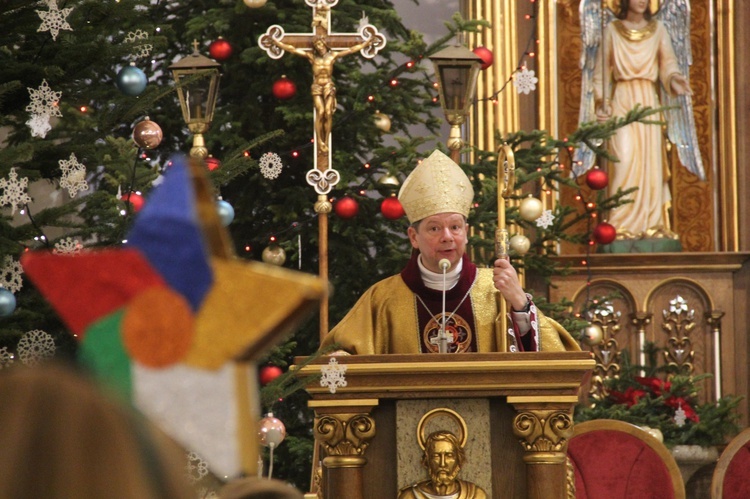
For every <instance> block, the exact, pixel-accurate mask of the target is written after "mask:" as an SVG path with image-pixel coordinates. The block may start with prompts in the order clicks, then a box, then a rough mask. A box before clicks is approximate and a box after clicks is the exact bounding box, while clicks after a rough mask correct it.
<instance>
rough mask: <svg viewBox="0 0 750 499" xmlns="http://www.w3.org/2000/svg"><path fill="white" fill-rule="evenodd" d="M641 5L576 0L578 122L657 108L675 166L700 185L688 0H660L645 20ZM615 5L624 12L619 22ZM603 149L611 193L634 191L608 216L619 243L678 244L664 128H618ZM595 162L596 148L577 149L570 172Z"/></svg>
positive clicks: (641, 125)
mask: <svg viewBox="0 0 750 499" xmlns="http://www.w3.org/2000/svg"><path fill="white" fill-rule="evenodd" d="M644 3H645V1H644V0H630V1H618V2H614V1H612V0H605V1H602V0H581V3H580V14H581V38H582V41H583V50H582V53H581V61H580V65H581V70H582V71H581V73H582V81H581V107H580V111H579V122H580V123H589V122H594V121H599V122H603V121H606V120H607V119H609V118H621V117H623V116H624V115H626V114H627V113H628V112H629V111H631V110H632V109H633V108H635V107H636V106H641V107H649V108H658V109H661V110H662V115H663V116H662V118H663V121H665V122H666V123H667V135H668V138H669V142H671V143H672V144H673V145H674V147H675V148H676V150H677V152H678V156H679V159H680V162H681V163H682V164H683V165H684V166H685V167H686V168H687V169H688V170H689V171H690V172H691V173H693V174H694V175H696V176H697V177H698V178H699V179H700V180H705V172H704V169H703V161H702V158H701V154H700V148H699V142H698V137H697V133H696V126H695V118H694V115H693V101H692V91H691V90H690V85H689V69H690V64H692V55H691V48H690V4H689V2H688V0H663V1H661V2H660V3H661V6H660V8H659V10H658V12H657V13H656V14H654V15H652V16H651V17H650V19H648V18H647V16H646V14H645V12H644V10H645V9H644V7H645V5H644ZM653 3H655V2H654V0H649V4H653ZM657 3H658V2H657ZM612 7H617V9H616V10H618V11H619V9H620V7H622V8H623V9H627V11H624V12H623V14H622V15H621V16H619V18H616V17H615V15H614V13H613V10H610V9H611V8H612ZM625 23H627V26H628V27H627V28H626V24H625ZM632 26H642V27H640V28H636V29H632V28H631V27H632ZM606 147H607V150H608V152H609V153H610V154H611V155H612V156H613V157H615V158H617V159H618V161H617V162H615V163H610V164H609V170H610V189H611V192H613V193H614V192H616V191H617V190H618V189H622V190H623V191H624V190H628V189H630V190H631V191H632V194H630V195H629V196H630V197H629V199H631V200H632V201H633V202H632V203H628V204H625V205H621V206H618V207H617V208H614V209H612V210H611V211H610V214H609V220H608V221H609V223H611V224H612V225H614V226H615V227H616V228H617V231H618V239H639V238H649V237H662V238H670V239H675V240H678V239H679V237H678V236H677V235H676V234H674V233H673V232H672V231H671V224H670V219H669V214H668V208H669V206H670V203H671V193H670V191H669V175H668V174H665V173H664V170H665V167H666V166H668V165H667V163H665V161H666V160H665V155H664V150H665V142H664V139H663V137H662V130H661V127H660V126H656V125H653V124H646V123H632V124H630V125H627V126H625V127H623V128H620V129H618V130H617V131H616V133H615V134H614V135H613V136H612V137H610V138H609V139H608V142H607V145H606ZM595 159H596V157H595V155H594V153H593V151H592V150H591V149H589V148H588V147H587V146H586V145H581V147H580V148H579V149H578V150H577V151H576V155H575V157H574V164H573V172H574V174H575V175H581V174H583V173H585V172H586V171H587V170H588V169H589V168H591V166H593V164H594V162H595ZM633 188H636V189H633ZM655 235H656V236H655Z"/></svg>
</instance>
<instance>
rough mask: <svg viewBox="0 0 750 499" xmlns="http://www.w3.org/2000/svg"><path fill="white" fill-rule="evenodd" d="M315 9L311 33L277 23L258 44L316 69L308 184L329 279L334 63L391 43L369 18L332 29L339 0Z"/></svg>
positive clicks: (324, 321)
mask: <svg viewBox="0 0 750 499" xmlns="http://www.w3.org/2000/svg"><path fill="white" fill-rule="evenodd" d="M305 3H306V4H307V6H308V7H312V32H311V33H288V34H285V33H284V29H283V28H282V27H281V26H279V25H276V24H274V25H273V26H271V27H269V28H268V30H267V31H266V33H265V34H263V35H261V36H260V38H258V45H260V47H261V48H262V49H263V50H265V51H266V53H267V54H268V56H269V57H271V58H272V59H279V58H281V57H282V56H283V55H284V53H286V52H289V53H291V54H294V55H297V56H300V57H304V58H305V59H307V60H309V61H310V65H311V66H312V71H313V83H312V87H311V89H310V90H311V93H312V98H313V105H314V110H313V121H314V138H313V144H314V155H313V157H314V164H313V168H312V169H311V170H309V171H308V172H307V175H306V179H307V183H308V184H310V185H311V186H313V187H314V188H315V192H316V193H317V194H318V200H317V202H316V203H315V212H316V213H317V214H318V241H319V244H318V252H319V255H320V258H319V274H320V277H321V278H322V279H325V280H326V281H327V280H328V214H329V213H330V212H331V210H332V206H331V203H330V202H329V201H328V196H327V194H328V193H329V192H331V189H332V188H333V187H334V186H335V185H336V184H337V183H338V182H339V178H340V176H339V172H337V171H336V170H335V169H334V168H333V167H332V165H331V158H332V154H331V125H332V123H333V113H334V112H335V111H336V85H335V84H334V82H333V65H334V63H335V62H336V60H337V59H340V58H341V57H344V56H347V55H350V54H355V53H357V52H360V53H361V54H362V55H363V56H364V57H365V58H368V59H371V58H373V57H375V55H376V54H377V53H378V51H379V50H380V49H382V48H383V47H385V43H386V41H385V36H383V35H382V34H380V33H379V32H378V30H377V28H375V26H372V25H371V24H367V21H366V18H365V19H363V20H362V21H361V22H360V27H359V30H358V31H357V32H356V33H331V8H332V7H333V6H335V5H336V4H337V3H338V0H305ZM326 334H328V299H327V298H325V299H323V300H321V304H320V337H321V339H322V338H323V336H325V335H326Z"/></svg>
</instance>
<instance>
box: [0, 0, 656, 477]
mask: <svg viewBox="0 0 750 499" xmlns="http://www.w3.org/2000/svg"><path fill="white" fill-rule="evenodd" d="M0 14H2V16H3V19H4V20H5V23H6V24H7V29H5V30H2V33H0V47H1V48H2V50H0V61H1V62H2V64H3V72H2V75H0V109H2V113H0V127H2V128H0V130H2V132H0V133H2V137H3V147H2V149H0V158H1V159H2V161H0V204H2V206H3V212H2V215H3V216H2V218H1V219H0V265H3V266H4V269H3V273H2V274H1V277H0V287H2V288H4V289H2V290H0V315H1V316H0V366H5V365H8V364H10V363H11V362H14V361H18V360H19V359H21V360H23V357H24V356H25V357H26V358H28V359H29V361H36V360H38V358H40V357H45V356H49V355H52V354H53V353H54V355H67V356H74V355H75V350H76V348H75V345H76V343H75V340H74V339H73V338H72V337H71V335H70V333H69V331H68V330H67V329H66V328H65V326H64V325H63V324H62V322H61V321H60V320H59V318H58V317H57V315H56V314H55V313H54V312H53V311H52V310H51V309H50V307H49V306H48V305H47V304H46V302H45V300H44V299H42V297H41V296H40V295H39V293H38V292H37V291H36V290H35V289H34V288H33V286H31V285H30V284H29V283H28V282H26V281H24V280H23V276H22V270H21V268H20V265H19V264H18V261H19V257H20V256H21V255H22V254H23V252H25V251H27V250H37V249H49V250H54V251H57V252H60V253H67V252H75V251H82V250H87V249H93V248H97V247H111V246H117V245H120V244H122V242H123V238H124V237H125V235H126V234H127V232H128V228H129V227H130V226H131V224H132V222H133V219H134V217H135V216H136V214H137V211H138V209H139V208H140V204H141V203H142V202H143V200H144V199H146V202H147V197H148V193H149V191H150V189H151V188H152V186H153V185H154V182H155V181H157V180H158V179H159V177H160V175H161V173H162V172H163V171H164V170H165V168H168V161H169V158H170V157H171V156H172V155H173V154H174V153H176V152H179V151H182V152H187V151H188V150H189V148H190V144H191V141H192V136H191V133H190V132H189V131H188V128H187V126H186V125H185V123H184V121H183V119H182V116H181V113H180V105H179V103H178V98H177V94H176V92H175V84H174V81H173V79H172V75H171V72H170V69H169V66H170V65H172V64H173V63H175V62H176V61H179V60H181V59H182V58H184V57H186V56H188V55H190V54H191V53H193V51H194V50H197V51H198V52H199V53H201V54H203V55H206V56H210V57H212V58H213V59H214V60H216V61H217V62H218V63H219V64H220V71H221V73H222V77H221V83H220V91H219V95H218V103H217V106H216V111H215V115H214V118H213V122H212V123H211V125H210V128H209V129H208V130H207V131H206V133H205V134H204V138H205V142H206V149H207V151H208V153H209V154H210V157H209V158H208V159H207V167H209V168H210V169H211V178H212V180H213V183H214V186H215V189H216V193H217V195H218V196H220V197H221V202H220V203H219V204H218V205H217V209H220V210H221V214H222V216H223V217H224V218H225V221H226V222H227V223H228V229H229V230H230V232H231V235H232V238H233V241H234V245H235V251H236V252H237V254H238V255H240V256H241V257H242V258H247V259H253V260H266V261H272V262H274V263H276V264H281V265H284V266H286V267H290V268H294V269H298V270H301V271H303V272H308V273H313V274H315V273H317V272H318V266H319V257H320V256H319V252H318V248H319V243H320V241H319V233H318V221H317V218H318V217H317V214H316V213H315V210H314V204H315V201H316V198H317V196H316V193H315V191H314V190H313V189H312V188H311V187H310V185H308V183H307V181H306V173H307V172H308V170H310V169H311V168H312V165H313V147H312V143H311V139H312V137H313V102H312V95H311V93H310V91H309V89H310V87H311V84H312V76H313V75H312V72H311V68H310V63H309V62H308V61H307V60H305V59H304V58H302V57H295V56H294V55H292V54H286V55H284V56H283V57H281V58H279V59H273V58H271V57H269V56H268V54H267V52H266V51H264V50H263V49H262V48H261V47H260V46H259V44H258V39H259V37H260V36H261V35H263V34H264V33H266V32H267V30H268V28H269V27H270V26H272V25H280V26H282V27H283V29H284V31H285V32H286V33H309V32H310V27H311V22H312V12H311V9H310V6H309V5H307V4H305V3H304V2H301V1H295V0H278V1H275V2H268V3H266V2H265V1H263V0H255V1H252V0H245V1H240V0H217V1H215V2H210V3H208V4H207V3H204V2H195V1H189V0H185V1H181V0H174V1H170V2H159V1H157V2H150V3H147V4H145V5H144V3H143V2H139V1H136V0H120V1H117V2H101V1H100V0H70V1H65V0H62V1H60V2H56V0H44V1H42V2H39V3H31V4H30V3H28V2H24V1H21V0H9V1H7V2H4V3H3V5H2V6H0ZM363 18H364V19H363ZM367 23H369V24H371V25H373V26H375V27H376V28H377V29H378V30H379V31H380V32H381V33H383V34H384V35H385V36H386V38H387V44H386V45H385V47H383V48H382V49H381V50H380V51H379V52H378V54H377V57H375V58H372V59H366V58H364V57H361V56H360V55H358V54H353V55H350V56H348V57H345V58H341V59H339V60H338V61H336V64H335V66H334V73H333V79H334V81H335V85H336V98H337V100H338V107H337V110H336V112H335V114H334V115H333V124H332V136H333V139H332V151H333V152H332V165H333V167H334V168H335V169H336V170H337V171H338V172H339V173H340V175H341V179H340V181H339V183H338V184H337V185H336V186H335V188H334V189H333V190H332V191H331V192H330V194H328V198H329V199H330V200H331V201H332V204H333V209H334V213H332V214H331V215H330V227H329V231H328V254H329V255H332V257H331V258H330V262H329V263H330V266H329V278H330V281H331V283H332V286H333V289H334V292H333V294H332V296H331V299H330V307H329V313H330V323H331V324H335V323H336V322H337V321H338V320H339V319H340V318H341V317H342V316H343V315H344V313H345V312H346V311H347V310H348V309H349V308H350V307H351V305H352V304H353V303H354V301H355V300H356V299H357V298H358V297H359V295H360V294H361V293H362V292H363V291H364V290H365V289H366V288H367V287H368V286H369V285H370V284H372V283H374V282H376V281H377V280H379V279H381V278H383V277H385V276H388V275H391V274H393V273H396V272H398V271H399V270H400V269H401V267H402V265H403V264H404V263H405V261H406V260H407V259H408V255H409V243H408V240H407V239H406V238H405V232H406V230H405V229H406V227H407V221H406V220H405V218H404V217H399V216H398V215H399V206H398V203H397V202H394V201H395V198H393V197H392V195H393V194H395V192H396V191H397V189H398V186H399V182H400V181H402V180H403V179H404V178H405V176H406V174H408V172H409V171H411V169H412V168H413V167H414V165H415V164H416V162H417V161H418V160H419V159H421V158H422V157H424V156H425V155H426V153H428V152H429V151H430V150H431V149H432V148H434V147H435V144H436V143H437V144H439V143H440V142H441V141H442V140H443V139H444V137H439V136H438V130H439V126H440V123H441V119H440V118H439V116H440V114H441V113H440V106H439V102H438V99H437V90H436V88H435V87H434V85H433V82H434V78H433V76H432V68H431V65H430V63H429V61H428V58H429V56H430V55H432V54H434V53H436V52H437V51H439V50H440V49H442V48H443V47H445V45H446V44H447V43H448V42H452V40H453V39H454V37H455V35H456V34H457V33H459V32H463V31H471V30H477V29H483V28H484V27H486V23H481V22H475V21H463V20H462V19H460V17H456V18H454V19H453V22H448V23H446V32H445V37H444V38H442V39H440V40H438V41H437V42H436V43H434V44H430V45H428V44H426V43H425V42H424V40H423V38H422V36H421V35H420V34H419V33H417V32H414V31H410V30H409V29H408V28H407V27H406V26H404V24H403V22H402V20H401V19H400V18H399V16H398V15H397V13H396V11H395V9H394V5H393V3H392V2H390V1H386V0H359V1H357V2H355V1H353V0H340V1H339V2H338V3H337V4H336V6H335V9H333V10H332V14H331V26H330V28H331V31H332V32H345V33H351V32H356V31H357V28H358V26H361V25H363V24H367ZM648 113H649V112H648V111H647V110H637V111H636V112H634V113H632V114H631V115H630V116H629V117H628V118H626V119H625V120H621V121H620V122H612V123H609V124H608V125H605V126H596V127H588V128H586V127H584V128H582V129H581V130H579V131H578V132H576V134H573V135H571V136H569V137H568V140H567V141H563V140H558V139H555V138H553V137H549V136H548V135H547V134H546V133H544V132H530V133H521V132H519V133H517V134H513V135H510V136H508V137H498V144H499V143H502V142H503V141H505V142H507V143H508V144H509V145H510V146H511V147H512V148H513V149H515V150H516V152H517V154H516V158H517V161H518V170H517V172H518V173H517V182H516V187H518V188H521V187H522V186H523V185H524V184H527V185H534V186H536V187H534V188H533V189H532V190H537V189H539V188H540V187H538V186H539V185H542V184H540V182H539V180H540V179H545V184H543V185H545V188H547V187H550V188H555V186H556V185H558V184H568V185H570V186H572V187H575V188H577V187H578V184H577V183H576V182H575V181H572V180H570V179H569V178H568V176H567V170H566V169H565V168H561V165H565V164H566V163H567V164H569V160H568V154H569V148H570V147H574V146H575V145H577V143H579V142H581V141H583V142H586V143H587V144H589V145H590V146H591V147H592V148H594V149H595V152H597V153H600V154H604V152H603V151H602V150H600V149H598V148H596V144H597V143H598V142H597V139H599V138H602V137H606V136H607V134H610V133H612V131H613V130H614V129H615V128H616V127H618V126H622V125H623V124H625V123H627V122H629V121H632V120H637V119H643V118H644V117H646V116H648ZM414 125H420V126H421V129H422V130H424V133H425V136H414V135H413V134H412V130H413V128H412V127H413V126H414ZM159 132H160V133H159ZM155 137H158V138H159V140H156V139H155ZM154 140H155V142H152V141H154ZM441 147H442V146H441ZM474 153H475V156H476V157H477V161H476V162H475V163H474V164H464V165H462V166H464V167H465V168H466V169H467V171H470V172H471V173H472V175H473V176H474V178H475V179H476V182H477V185H476V186H475V187H476V189H475V191H476V192H480V193H481V195H480V197H479V198H478V199H477V209H476V210H475V213H473V214H472V219H471V220H470V223H472V225H474V226H477V227H478V226H481V227H483V228H484V229H485V233H486V234H494V230H495V222H494V220H496V216H497V213H496V208H494V206H496V205H495V200H496V194H497V193H496V185H497V184H496V178H495V161H496V152H495V151H474ZM466 157H468V155H467V156H466ZM550 158H552V159H550ZM479 174H482V175H479ZM526 192H529V189H528V188H527V189H526ZM624 194H625V193H618V194H617V195H615V197H614V198H611V199H609V200H607V199H604V198H603V197H600V199H599V200H598V203H599V207H607V206H613V205H614V204H616V203H618V202H621V198H622V196H623V195H624ZM517 199H519V200H520V199H522V198H521V196H520V195H519V196H518V198H517ZM592 212H593V209H591V208H589V209H582V210H578V209H577V207H565V206H558V207H557V208H556V211H555V213H551V214H550V215H552V219H550V218H549V217H547V218H546V220H548V221H549V224H547V226H546V227H543V228H540V227H541V226H540V225H539V224H538V223H536V221H535V220H534V219H523V218H522V217H521V216H520V214H519V212H518V210H510V211H509V212H508V214H507V216H508V222H509V223H517V224H518V225H520V226H523V227H526V228H527V229H530V230H532V231H535V235H536V236H537V237H534V238H533V239H534V240H533V243H532V248H531V251H528V252H527V253H525V255H520V254H518V255H516V256H515V261H516V263H517V264H518V265H519V266H522V267H524V268H525V269H526V271H527V273H528V274H531V273H536V274H538V275H539V276H542V277H544V276H545V275H549V274H550V273H551V272H553V271H554V268H553V265H552V264H551V262H550V259H549V256H550V255H551V254H554V247H553V245H551V244H549V243H550V242H553V241H556V240H559V239H560V238H568V239H569V240H573V241H576V242H585V241H586V240H587V238H588V237H589V235H588V234H587V233H586V232H585V231H583V232H581V231H579V232H577V233H574V232H573V231H571V230H570V227H572V226H574V225H575V224H576V223H577V222H579V221H580V220H586V219H590V216H591V213H592ZM232 214H233V216H232ZM229 222H231V223H229ZM471 242H472V244H473V246H474V247H475V248H476V249H477V250H478V251H479V250H482V249H484V250H486V251H487V253H485V254H487V255H489V254H491V249H490V248H491V246H492V245H493V244H494V242H493V237H492V236H490V237H480V236H478V235H477V236H475V237H473V238H472V241H471ZM477 263H487V262H477ZM71 292H73V293H74V292H75V290H71ZM237 299H238V300H242V299H243V298H242V297H241V296H238V297H237ZM549 309H550V310H552V311H553V312H554V311H558V312H560V311H562V310H563V309H564V307H562V306H557V307H556V306H555V305H554V304H549ZM572 324H575V323H574V322H573V323H572ZM29 333H33V334H31V335H29ZM319 334H320V333H319V326H318V321H316V320H315V319H313V320H310V321H309V322H308V323H307V324H306V325H305V326H304V327H303V328H302V329H301V330H299V331H298V332H297V333H296V334H295V336H294V337H293V338H292V339H291V340H290V341H289V342H287V343H286V344H285V345H283V346H282V347H281V348H279V349H277V350H275V351H274V352H273V353H272V354H271V355H270V356H269V357H268V358H267V359H266V362H265V363H267V364H268V365H274V366H278V367H282V368H284V367H286V366H287V365H288V364H289V363H290V362H292V359H293V358H294V356H296V355H309V354H311V353H313V352H315V350H316V349H317V346H318V342H319ZM24 341H25V343H24ZM19 345H20V346H19ZM21 354H24V355H23V356H22V355H21ZM274 393H276V392H274ZM284 393H286V392H284ZM304 397H305V395H304V393H302V392H297V393H294V394H292V395H289V396H287V395H286V394H284V395H283V396H281V397H280V396H276V395H274V396H270V397H266V401H267V402H266V405H265V407H264V410H266V411H270V410H272V411H273V412H274V413H275V414H276V416H277V417H279V418H280V419H281V420H282V421H284V422H285V424H286V426H287V431H288V433H289V435H290V436H289V437H288V438H287V441H286V443H285V445H283V446H281V447H280V448H279V449H277V451H276V460H277V462H278V463H284V465H283V466H278V465H277V468H276V470H277V472H276V476H279V477H282V478H286V479H289V480H290V481H292V482H293V483H295V484H296V485H297V486H298V487H300V488H303V489H304V488H306V487H307V483H308V481H309V472H310V459H311V455H312V441H311V415H310V414H309V412H308V411H307V409H306V407H305V398H304ZM280 398H281V399H283V400H280Z"/></svg>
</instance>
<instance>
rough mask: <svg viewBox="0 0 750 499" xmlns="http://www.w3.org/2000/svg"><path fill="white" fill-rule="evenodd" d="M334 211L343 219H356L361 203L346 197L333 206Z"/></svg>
mask: <svg viewBox="0 0 750 499" xmlns="http://www.w3.org/2000/svg"><path fill="white" fill-rule="evenodd" d="M333 210H334V211H335V212H336V215H338V216H340V217H341V218H346V219H348V218H354V217H355V216H357V213H358V212H359V203H358V202H357V200H356V199H354V198H352V197H349V196H345V197H343V198H341V199H339V200H338V201H336V204H335V205H334V206H333Z"/></svg>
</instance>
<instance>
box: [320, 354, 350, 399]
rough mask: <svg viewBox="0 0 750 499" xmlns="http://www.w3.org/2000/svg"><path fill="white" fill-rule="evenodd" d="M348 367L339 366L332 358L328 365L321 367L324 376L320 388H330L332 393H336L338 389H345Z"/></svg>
mask: <svg viewBox="0 0 750 499" xmlns="http://www.w3.org/2000/svg"><path fill="white" fill-rule="evenodd" d="M346 368H347V366H345V365H343V364H339V362H338V361H337V360H336V358H335V357H331V360H329V361H328V365H325V366H320V372H321V374H322V376H321V378H320V386H322V387H323V388H328V390H330V392H331V393H336V389H337V388H344V387H345V386H346V378H345V377H344V374H346Z"/></svg>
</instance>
